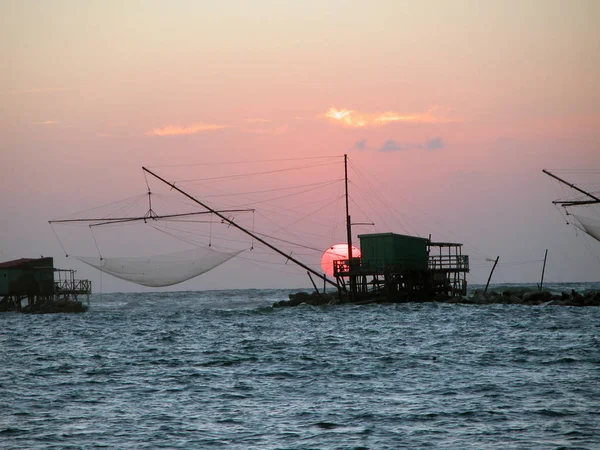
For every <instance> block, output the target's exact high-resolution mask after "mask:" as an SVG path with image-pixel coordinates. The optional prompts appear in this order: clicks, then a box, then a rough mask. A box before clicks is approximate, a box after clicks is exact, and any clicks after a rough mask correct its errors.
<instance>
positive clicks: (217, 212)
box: [142, 167, 337, 286]
mask: <svg viewBox="0 0 600 450" xmlns="http://www.w3.org/2000/svg"><path fill="white" fill-rule="evenodd" d="M142 170H144V171H145V172H147V173H149V174H150V175H152V176H153V177H154V178H156V179H158V180H160V181H162V182H163V183H165V184H166V185H167V186H170V187H171V189H174V190H176V191H177V192H179V193H180V194H182V195H184V196H185V197H187V198H189V199H190V200H191V201H193V202H194V203H197V204H198V205H200V206H202V207H203V208H205V209H207V210H209V211H210V212H212V213H213V214H214V215H216V216H217V217H219V218H220V219H221V220H223V221H225V222H227V223H228V224H229V225H231V226H232V227H234V228H237V229H238V230H240V231H242V232H243V233H246V234H247V235H248V236H250V237H252V238H253V239H255V240H256V241H258V242H260V243H261V244H263V245H264V246H266V247H268V248H270V249H271V250H273V251H274V252H276V253H278V254H280V255H281V256H283V257H284V258H286V259H287V260H290V261H292V262H293V263H294V264H296V265H297V266H300V267H302V268H303V269H304V270H306V271H308V272H310V273H312V274H313V275H315V276H317V277H319V278H322V279H323V281H324V282H326V283H329V284H331V285H332V286H337V285H336V283H335V282H334V281H332V280H330V279H329V278H327V277H326V276H325V275H321V274H320V273H319V272H317V271H316V270H313V269H311V268H310V267H308V266H307V265H306V264H304V263H302V262H300V261H298V260H297V259H296V258H294V257H292V256H291V255H287V254H286V253H284V252H283V251H281V250H279V249H278V248H277V247H275V246H274V245H272V244H270V243H269V242H267V241H265V240H264V239H262V238H260V237H258V236H257V235H256V234H254V233H252V232H251V231H248V230H247V229H245V228H244V227H242V226H241V225H238V224H237V223H235V222H234V221H233V220H231V219H229V218H228V217H225V216H224V215H223V214H221V213H219V211H217V210H215V209H213V208H211V207H210V206H208V205H206V204H205V203H203V202H201V201H200V200H198V199H197V198H195V197H193V196H191V195H190V194H188V193H187V192H185V191H184V190H183V189H180V188H178V187H177V186H175V183H171V182H169V181H167V180H165V179H164V178H163V177H161V176H160V175H157V174H155V173H154V172H152V171H151V170H149V169H147V168H145V167H142Z"/></svg>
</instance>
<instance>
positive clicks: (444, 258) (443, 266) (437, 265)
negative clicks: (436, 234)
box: [429, 255, 469, 270]
mask: <svg viewBox="0 0 600 450" xmlns="http://www.w3.org/2000/svg"><path fill="white" fill-rule="evenodd" d="M429 269H430V270H436V269H437V270H469V256H468V255H434V256H430V257H429Z"/></svg>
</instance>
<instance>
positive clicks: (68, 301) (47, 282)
mask: <svg viewBox="0 0 600 450" xmlns="http://www.w3.org/2000/svg"><path fill="white" fill-rule="evenodd" d="M91 292H92V284H91V282H90V281H89V280H76V279H75V271H74V270H64V269H55V268H54V259H53V258H43V257H42V258H21V259H16V260H13V261H6V262H3V263H0V311H18V312H77V311H84V310H85V308H84V306H83V304H82V303H81V302H80V301H79V300H78V296H79V295H86V296H89V294H91ZM24 300H26V304H23V301H24Z"/></svg>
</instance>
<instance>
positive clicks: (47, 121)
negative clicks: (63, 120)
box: [34, 120, 58, 125]
mask: <svg viewBox="0 0 600 450" xmlns="http://www.w3.org/2000/svg"><path fill="white" fill-rule="evenodd" d="M34 123H35V125H56V124H57V123H58V121H56V120H45V121H43V122H34Z"/></svg>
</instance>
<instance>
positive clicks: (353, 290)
mask: <svg viewBox="0 0 600 450" xmlns="http://www.w3.org/2000/svg"><path fill="white" fill-rule="evenodd" d="M344 182H345V183H344V185H345V188H346V237H347V240H348V270H349V271H350V273H352V220H351V219H350V208H349V206H348V197H349V196H348V155H344ZM349 283H350V300H353V299H354V296H355V295H356V276H354V275H350V277H349Z"/></svg>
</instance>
